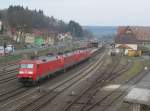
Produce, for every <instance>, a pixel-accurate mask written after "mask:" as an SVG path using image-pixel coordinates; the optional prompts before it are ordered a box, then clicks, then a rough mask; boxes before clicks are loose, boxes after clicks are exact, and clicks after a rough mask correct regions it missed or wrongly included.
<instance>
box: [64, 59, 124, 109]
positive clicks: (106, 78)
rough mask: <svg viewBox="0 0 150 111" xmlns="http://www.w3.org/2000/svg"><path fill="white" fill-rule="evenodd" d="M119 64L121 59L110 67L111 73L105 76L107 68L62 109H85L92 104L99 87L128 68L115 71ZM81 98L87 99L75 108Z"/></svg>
mask: <svg viewBox="0 0 150 111" xmlns="http://www.w3.org/2000/svg"><path fill="white" fill-rule="evenodd" d="M118 64H119V60H118V62H117V63H115V64H114V65H113V67H112V68H111V69H110V72H109V73H111V74H107V76H105V75H106V72H107V69H106V70H105V71H104V72H103V73H102V74H101V75H100V76H99V77H98V78H97V80H96V82H94V83H93V84H92V85H91V86H90V87H88V88H87V89H85V90H84V91H83V92H81V93H80V94H79V95H78V96H77V97H76V98H75V99H74V100H72V101H69V103H68V104H67V105H66V106H65V107H64V109H63V110H62V111H74V110H75V111H84V110H85V109H86V107H87V106H88V105H89V104H91V101H92V99H93V97H94V96H95V95H96V93H97V92H99V89H100V88H102V87H103V86H104V85H105V84H106V83H105V81H107V83H108V81H109V82H110V81H112V80H113V79H115V78H116V77H118V76H120V74H122V73H123V72H124V71H126V70H121V69H120V72H118V71H119V69H118V71H115V72H113V70H114V68H115V67H117V66H118ZM115 73H116V74H115ZM87 95H88V96H87ZM83 97H84V98H83ZM87 98H88V99H87ZM81 99H83V100H85V101H84V103H82V104H80V105H79V106H78V108H77V109H76V108H74V106H75V105H77V103H80V101H81ZM85 111H86V110H85Z"/></svg>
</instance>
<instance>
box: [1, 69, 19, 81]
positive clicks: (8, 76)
mask: <svg viewBox="0 0 150 111" xmlns="http://www.w3.org/2000/svg"><path fill="white" fill-rule="evenodd" d="M16 73H17V71H16V70H15V69H14V70H10V71H5V73H3V74H2V75H0V77H1V79H0V84H4V83H6V82H10V81H12V80H15V79H16V76H15V75H16ZM2 76H3V77H2Z"/></svg>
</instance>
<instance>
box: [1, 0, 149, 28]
mask: <svg viewBox="0 0 150 111" xmlns="http://www.w3.org/2000/svg"><path fill="white" fill-rule="evenodd" d="M0 1H1V2H0V8H8V7H9V5H23V6H24V7H26V6H28V7H29V8H30V9H42V10H43V11H44V13H45V14H46V15H48V16H54V17H55V18H58V19H62V20H64V21H66V22H68V21H69V20H75V21H77V22H79V23H80V24H81V25H96V26H105V25H107V26H118V25H142V26H144V25H145V26H150V0H0Z"/></svg>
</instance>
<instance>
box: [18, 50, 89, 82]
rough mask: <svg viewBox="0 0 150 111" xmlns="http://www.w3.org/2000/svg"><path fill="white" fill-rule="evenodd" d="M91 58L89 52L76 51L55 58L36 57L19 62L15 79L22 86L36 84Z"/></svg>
mask: <svg viewBox="0 0 150 111" xmlns="http://www.w3.org/2000/svg"><path fill="white" fill-rule="evenodd" d="M90 56H91V50H88V49H86V50H76V51H73V52H69V53H65V54H62V55H57V56H54V55H53V56H52V55H51V56H44V57H38V58H37V59H33V60H22V61H21V62H20V67H19V74H17V78H18V79H19V81H20V82H22V83H23V84H26V83H29V82H32V83H34V84H35V83H37V82H38V81H39V80H40V79H42V78H44V77H49V76H50V75H53V74H55V72H57V71H60V70H64V69H66V68H69V67H71V66H73V65H75V64H77V63H79V62H81V61H83V60H85V59H87V58H89V57H90Z"/></svg>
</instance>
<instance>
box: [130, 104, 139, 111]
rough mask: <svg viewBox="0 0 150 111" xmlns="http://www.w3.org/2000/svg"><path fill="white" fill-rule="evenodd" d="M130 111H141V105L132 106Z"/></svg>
mask: <svg viewBox="0 0 150 111" xmlns="http://www.w3.org/2000/svg"><path fill="white" fill-rule="evenodd" d="M131 111H141V105H140V104H132V105H131Z"/></svg>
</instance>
